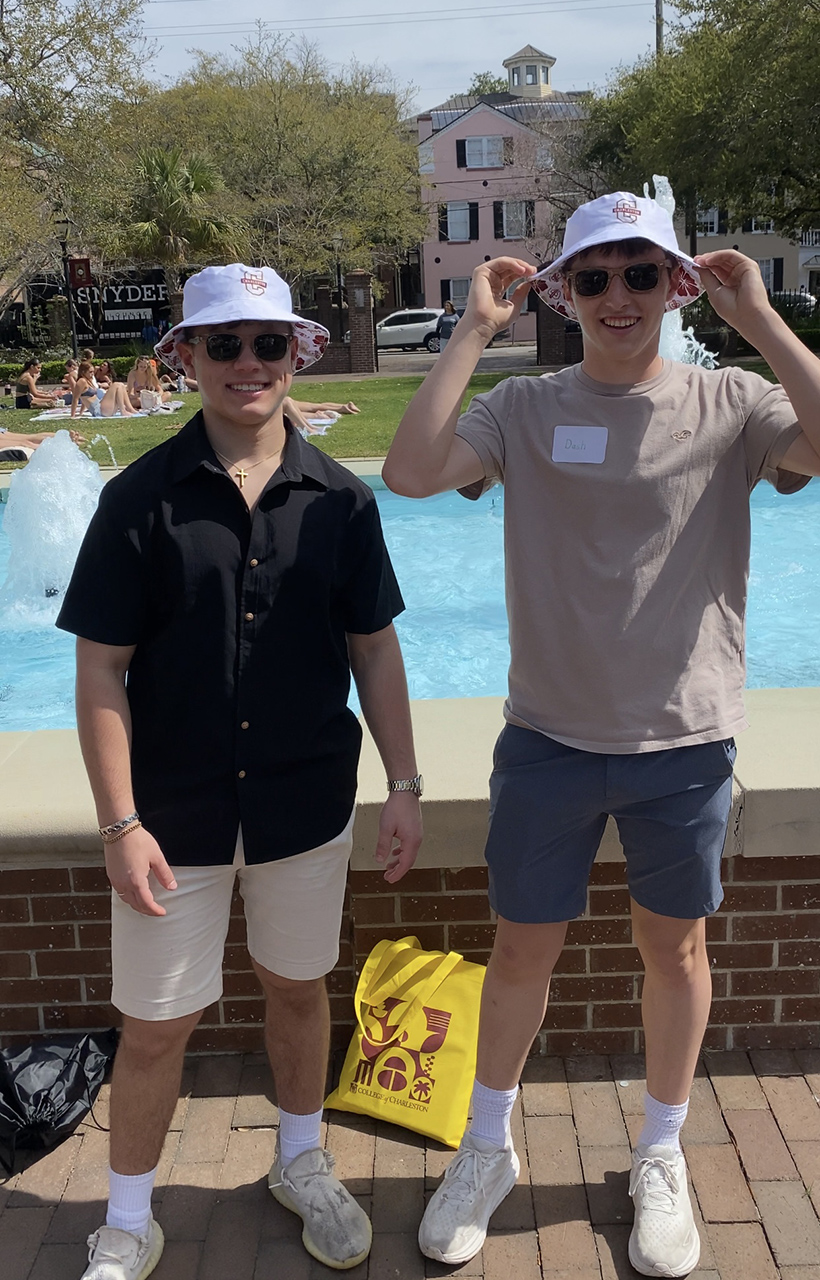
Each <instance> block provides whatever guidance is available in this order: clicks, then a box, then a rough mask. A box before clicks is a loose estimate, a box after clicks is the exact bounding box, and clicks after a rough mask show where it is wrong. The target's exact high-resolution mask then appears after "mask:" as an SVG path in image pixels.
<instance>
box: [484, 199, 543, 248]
mask: <svg viewBox="0 0 820 1280" xmlns="http://www.w3.org/2000/svg"><path fill="white" fill-rule="evenodd" d="M534 234H535V201H534V200H494V201H493V235H494V236H495V238H496V240H525V239H526V238H527V237H528V236H532V235H534Z"/></svg>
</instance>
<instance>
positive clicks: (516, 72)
mask: <svg viewBox="0 0 820 1280" xmlns="http://www.w3.org/2000/svg"><path fill="white" fill-rule="evenodd" d="M512 83H513V86H518V85H520V83H521V68H520V67H513V69H512Z"/></svg>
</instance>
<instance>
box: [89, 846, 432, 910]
mask: <svg viewBox="0 0 820 1280" xmlns="http://www.w3.org/2000/svg"><path fill="white" fill-rule="evenodd" d="M414 856H415V855H414ZM105 868H106V871H107V872H108V879H109V880H110V881H111V886H112V888H113V890H114V892H115V893H116V894H117V897H119V898H120V899H121V900H122V901H123V902H124V903H125V904H126V906H128V907H131V908H132V909H133V910H134V911H138V912H139V913H140V915H143V916H164V915H165V914H166V912H165V908H164V907H161V906H160V905H159V903H158V902H156V901H155V899H154V895H153V893H152V892H151V885H150V883H149V880H148V877H149V875H150V874H151V872H153V874H154V875H155V876H156V878H157V880H159V882H160V884H161V885H162V887H163V889H176V887H177V882H176V880H175V879H174V873H173V871H172V870H171V868H170V867H169V866H168V863H167V862H166V861H165V857H164V855H163V852H162V850H161V849H160V847H159V845H158V844H157V842H156V840H155V839H154V837H153V836H152V835H150V834H149V833H148V832H147V831H146V830H145V828H144V827H138V828H137V830H136V831H131V832H129V833H128V835H127V836H123V838H122V840H118V841H117V842H116V844H109V845H106V848H105Z"/></svg>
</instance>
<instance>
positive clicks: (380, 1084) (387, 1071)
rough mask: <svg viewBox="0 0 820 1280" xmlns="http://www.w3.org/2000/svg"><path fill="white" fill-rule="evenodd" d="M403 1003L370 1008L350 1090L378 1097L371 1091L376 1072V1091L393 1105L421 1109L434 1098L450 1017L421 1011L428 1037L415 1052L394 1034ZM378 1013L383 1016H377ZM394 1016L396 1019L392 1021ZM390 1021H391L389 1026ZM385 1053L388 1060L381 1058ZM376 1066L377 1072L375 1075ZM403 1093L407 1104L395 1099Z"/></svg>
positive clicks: (404, 1036) (403, 1037)
mask: <svg viewBox="0 0 820 1280" xmlns="http://www.w3.org/2000/svg"><path fill="white" fill-rule="evenodd" d="M405 1003H406V1002H405V1001H403V1000H395V999H393V998H392V997H388V999H386V1000H385V1001H384V1003H383V1004H382V1005H378V1006H376V1007H375V1008H371V1016H370V1017H369V1018H367V1019H366V1021H365V1027H364V1033H363V1035H362V1038H361V1052H362V1054H363V1057H361V1058H360V1059H359V1061H358V1063H357V1065H356V1074H355V1076H354V1078H353V1080H352V1081H351V1085H350V1089H351V1092H353V1093H357V1092H363V1093H368V1094H370V1096H378V1095H377V1093H376V1092H375V1090H374V1072H375V1085H376V1087H377V1088H378V1089H379V1090H383V1091H384V1092H385V1093H389V1094H391V1095H393V1096H394V1101H396V1102H399V1103H401V1104H402V1105H404V1106H411V1105H413V1104H416V1106H417V1107H424V1106H426V1104H427V1103H429V1102H430V1099H431V1098H432V1095H433V1088H434V1086H435V1078H434V1076H433V1070H434V1067H435V1061H436V1058H435V1055H436V1053H437V1052H438V1050H439V1049H440V1048H441V1046H442V1045H443V1044H444V1041H445V1040H446V1039H447V1032H448V1031H449V1029H450V1020H451V1018H452V1014H450V1013H448V1012H447V1011H446V1010H445V1009H428V1008H422V1013H423V1014H424V1017H425V1021H426V1024H427V1027H426V1029H427V1031H428V1032H429V1034H428V1035H427V1036H425V1038H424V1040H423V1042H422V1044H421V1045H420V1046H419V1048H417V1049H415V1048H412V1047H410V1046H409V1045H408V1044H407V1040H408V1039H409V1035H408V1033H407V1031H402V1032H401V1034H399V1035H397V1034H396V1033H397V1032H398V1030H399V1026H400V1022H401V1018H400V1013H399V1010H400V1009H401V1008H402V1007H403V1006H404V1005H405ZM381 1009H383V1010H384V1012H383V1013H380V1012H379V1010H381ZM394 1014H399V1016H395V1017H394ZM391 1017H394V1021H392V1023H391ZM388 1052H389V1053H390V1056H389V1057H384V1055H385V1054H387V1053H388ZM377 1066H378V1067H379V1070H378V1072H376V1071H375V1069H376V1067H377ZM405 1093H406V1100H405V1099H403V1098H397V1097H395V1095H396V1094H405Z"/></svg>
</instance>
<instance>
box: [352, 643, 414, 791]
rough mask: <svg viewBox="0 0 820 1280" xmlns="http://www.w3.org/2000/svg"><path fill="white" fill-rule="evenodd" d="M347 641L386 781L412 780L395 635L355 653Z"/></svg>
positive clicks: (411, 752) (403, 686)
mask: <svg viewBox="0 0 820 1280" xmlns="http://www.w3.org/2000/svg"><path fill="white" fill-rule="evenodd" d="M350 641H351V655H350V659H351V667H352V670H353V676H354V679H355V681H356V688H357V689H358V692H359V701H360V702H361V706H362V714H363V716H364V718H365V722H366V723H367V727H368V729H369V730H370V732H371V734H372V736H373V741H374V742H375V744H376V747H377V749H378V752H379V755H380V756H381V758H382V763H383V764H384V768H385V772H386V774H387V777H388V778H414V777H415V776H416V774H417V772H418V769H417V766H416V753H415V749H414V747H413V726H412V723H411V720H410V701H409V698H408V695H407V678H406V676H405V674H404V662H403V660H402V656H401V649H400V648H399V642H398V638H397V636H396V634H395V632H393V633H392V636H391V637H390V639H387V638H385V639H384V640H382V641H381V642H380V643H379V644H378V645H374V646H373V647H371V648H369V649H367V650H366V651H365V652H360V653H357V652H356V650H355V648H354V644H353V641H354V637H350Z"/></svg>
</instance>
